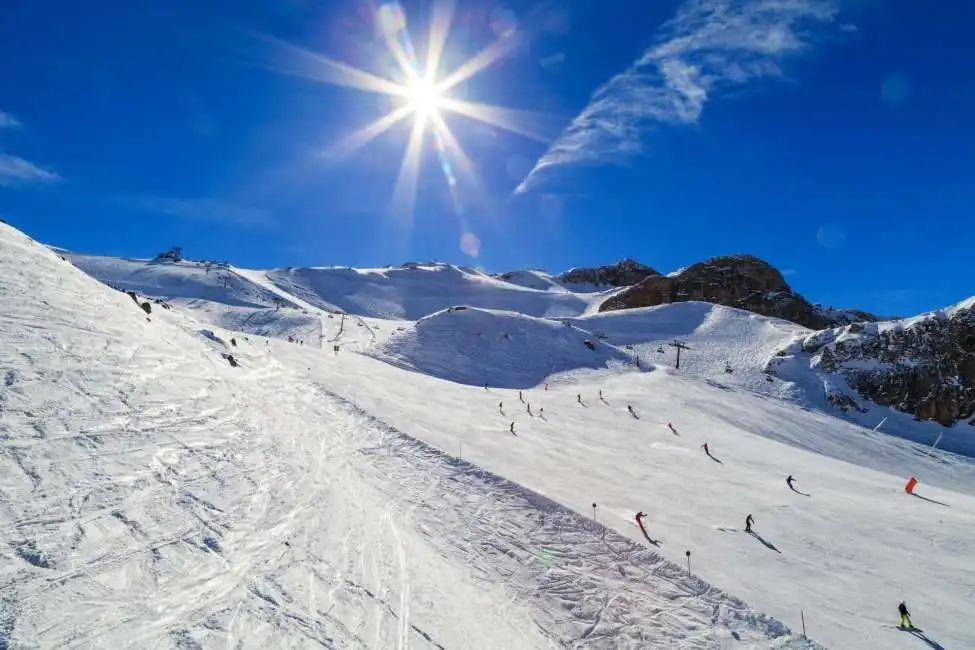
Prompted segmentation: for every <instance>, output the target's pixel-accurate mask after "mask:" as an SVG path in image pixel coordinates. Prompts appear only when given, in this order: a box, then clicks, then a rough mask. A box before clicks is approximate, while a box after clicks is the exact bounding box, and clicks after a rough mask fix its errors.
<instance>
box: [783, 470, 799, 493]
mask: <svg viewBox="0 0 975 650" xmlns="http://www.w3.org/2000/svg"><path fill="white" fill-rule="evenodd" d="M793 481H795V479H794V478H792V474H789V478H787V479H785V482H786V483H788V484H789V489H790V490H792V491H793V492H795V491H796V486H794V485H793V484H792V482H793Z"/></svg>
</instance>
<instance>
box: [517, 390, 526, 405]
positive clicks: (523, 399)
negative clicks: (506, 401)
mask: <svg viewBox="0 0 975 650" xmlns="http://www.w3.org/2000/svg"><path fill="white" fill-rule="evenodd" d="M518 399H520V400H521V401H522V403H524V401H525V398H524V397H522V396H521V391H518Z"/></svg>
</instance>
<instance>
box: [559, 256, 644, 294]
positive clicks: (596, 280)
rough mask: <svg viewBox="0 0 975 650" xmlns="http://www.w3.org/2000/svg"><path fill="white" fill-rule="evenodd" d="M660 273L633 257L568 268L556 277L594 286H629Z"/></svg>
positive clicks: (561, 280) (569, 281)
mask: <svg viewBox="0 0 975 650" xmlns="http://www.w3.org/2000/svg"><path fill="white" fill-rule="evenodd" d="M657 275H660V274H659V273H657V272H656V271H655V270H653V269H652V268H650V267H649V266H645V265H643V264H640V263H639V262H637V261H636V260H634V259H629V258H627V259H624V260H620V261H619V262H617V263H616V264H613V265H611V266H599V267H596V268H579V269H570V270H568V271H566V272H565V273H563V274H562V275H560V276H559V277H558V280H559V282H561V283H563V284H569V285H572V284H575V285H580V284H586V285H593V286H595V287H629V286H632V285H634V284H637V283H638V282H640V281H642V280H644V279H645V278H648V277H651V276H657Z"/></svg>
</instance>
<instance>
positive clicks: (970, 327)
mask: <svg viewBox="0 0 975 650" xmlns="http://www.w3.org/2000/svg"><path fill="white" fill-rule="evenodd" d="M880 325H881V326H877V325H874V326H870V327H866V328H864V327H854V326H853V325H850V326H847V327H846V328H842V329H838V330H835V329H834V330H826V331H823V332H817V333H816V334H813V335H811V336H809V337H807V339H806V340H805V341H804V342H803V349H804V350H806V351H808V352H811V353H814V354H817V355H818V359H817V360H816V364H817V365H818V367H819V368H820V369H822V370H826V371H830V372H836V373H839V374H841V375H842V376H843V377H844V378H845V379H846V381H847V384H848V385H849V386H850V387H851V388H853V389H854V390H856V391H857V392H858V393H859V394H860V396H861V397H863V398H865V399H869V400H871V401H872V402H874V403H876V404H879V405H881V406H890V407H893V408H895V409H897V410H899V411H903V412H905V413H910V414H911V415H913V416H914V418H915V419H916V420H934V421H936V422H938V423H940V424H942V425H944V426H951V425H953V424H955V423H956V422H960V421H962V420H971V419H972V416H973V415H975V304H973V305H969V306H968V307H964V308H957V309H953V310H948V311H945V312H936V313H933V314H930V315H927V316H924V317H920V318H917V319H911V320H910V321H906V322H893V323H883V324H880ZM973 421H975V420H973ZM969 423H972V422H969Z"/></svg>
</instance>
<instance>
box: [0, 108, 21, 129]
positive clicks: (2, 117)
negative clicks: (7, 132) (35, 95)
mask: <svg viewBox="0 0 975 650" xmlns="http://www.w3.org/2000/svg"><path fill="white" fill-rule="evenodd" d="M21 126H23V124H21V122H20V120H18V119H17V118H16V117H14V116H13V115H11V114H10V113H4V112H3V111H0V129H16V128H18V127H21Z"/></svg>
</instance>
